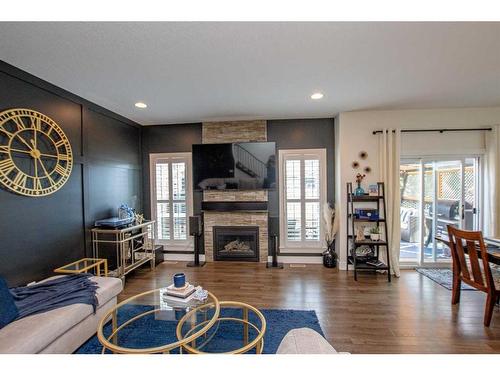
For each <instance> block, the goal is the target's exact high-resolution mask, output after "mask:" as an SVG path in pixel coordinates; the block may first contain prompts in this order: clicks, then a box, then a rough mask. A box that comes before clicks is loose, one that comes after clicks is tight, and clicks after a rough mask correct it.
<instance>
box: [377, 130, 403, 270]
mask: <svg viewBox="0 0 500 375" xmlns="http://www.w3.org/2000/svg"><path fill="white" fill-rule="evenodd" d="M379 137H380V138H379V152H380V180H381V181H382V182H384V186H385V202H386V205H387V207H386V210H387V217H386V220H387V232H388V233H387V239H388V241H389V254H390V263H391V272H392V273H393V274H394V275H395V276H397V277H399V275H400V273H399V251H400V245H399V244H400V239H401V223H400V217H401V216H400V212H399V211H400V205H401V197H400V195H401V194H400V186H399V164H400V156H401V131H400V130H398V129H396V130H394V129H384V130H383V131H382V133H381V134H380V136H379ZM381 258H382V259H383V260H384V261H385V260H386V259H385V254H384V252H383V251H381Z"/></svg>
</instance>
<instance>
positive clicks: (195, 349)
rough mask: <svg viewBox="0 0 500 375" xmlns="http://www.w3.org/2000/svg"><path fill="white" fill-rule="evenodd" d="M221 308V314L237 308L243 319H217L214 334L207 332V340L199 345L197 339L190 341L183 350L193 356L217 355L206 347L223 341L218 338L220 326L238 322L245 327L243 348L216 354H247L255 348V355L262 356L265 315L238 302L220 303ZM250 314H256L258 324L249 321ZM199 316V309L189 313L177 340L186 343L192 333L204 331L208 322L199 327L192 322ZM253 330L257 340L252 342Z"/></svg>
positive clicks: (225, 317) (227, 317) (181, 326)
mask: <svg viewBox="0 0 500 375" xmlns="http://www.w3.org/2000/svg"><path fill="white" fill-rule="evenodd" d="M219 304H220V308H221V312H222V310H223V309H224V308H236V309H241V311H242V317H241V318H240V317H235V316H220V314H219V317H218V318H217V324H216V325H215V330H213V332H207V330H205V332H206V333H205V334H206V335H207V334H208V337H205V339H204V340H203V341H202V342H200V343H197V341H196V339H194V340H190V341H188V342H185V343H184V344H183V345H182V349H183V350H184V351H185V352H187V353H192V354H204V353H215V352H212V351H209V350H205V351H204V349H205V347H206V345H207V344H208V343H209V342H210V341H212V340H215V342H216V340H221V338H217V330H218V329H219V324H221V323H222V324H223V322H238V323H241V324H242V326H243V330H242V334H243V335H242V336H243V337H242V343H243V345H242V346H241V347H235V348H234V349H233V350H230V351H226V352H216V353H218V354H243V353H247V352H249V351H250V350H252V349H254V348H255V353H256V354H262V351H263V350H264V334H265V333H266V326H267V323H266V318H265V317H264V315H263V314H262V313H261V312H260V311H259V310H258V309H257V308H255V307H253V306H251V305H248V304H246V303H243V302H236V301H220V302H219ZM249 312H252V313H253V314H255V316H256V317H257V320H258V322H256V324H254V323H252V322H251V321H250V319H249ZM198 315H199V311H198V309H197V308H196V309H193V310H191V311H189V312H188V313H187V314H186V315H185V316H184V317H183V318H182V319H181V320H180V321H179V324H178V325H177V338H178V339H179V340H180V341H185V339H184V338H185V337H190V335H192V332H196V331H199V330H201V329H202V327H204V325H205V324H207V323H208V321H206V322H200V323H198V324H197V325H193V323H192V321H193V318H194V317H196V316H198ZM250 329H251V330H253V331H254V332H255V338H254V339H253V340H252V341H250V340H249V331H250Z"/></svg>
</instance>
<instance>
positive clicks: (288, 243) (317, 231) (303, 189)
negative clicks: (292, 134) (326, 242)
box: [279, 149, 326, 252]
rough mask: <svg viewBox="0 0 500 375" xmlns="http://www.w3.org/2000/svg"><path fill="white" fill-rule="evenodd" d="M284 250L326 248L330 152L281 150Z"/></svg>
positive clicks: (282, 237)
mask: <svg viewBox="0 0 500 375" xmlns="http://www.w3.org/2000/svg"><path fill="white" fill-rule="evenodd" d="M279 160H280V163H279V175H280V251H281V252H287V251H289V252H308V251H311V250H315V251H317V250H319V249H321V248H322V247H323V228H322V206H323V203H324V202H325V201H326V150H325V149H308V150H280V151H279Z"/></svg>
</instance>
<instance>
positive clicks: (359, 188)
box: [354, 182, 365, 197]
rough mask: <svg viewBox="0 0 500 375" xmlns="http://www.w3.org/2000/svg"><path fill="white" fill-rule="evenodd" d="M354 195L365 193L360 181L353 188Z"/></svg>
mask: <svg viewBox="0 0 500 375" xmlns="http://www.w3.org/2000/svg"><path fill="white" fill-rule="evenodd" d="M354 195H355V196H357V197H359V196H360V195H365V191H364V189H363V188H362V187H361V182H358V187H357V188H356V190H354Z"/></svg>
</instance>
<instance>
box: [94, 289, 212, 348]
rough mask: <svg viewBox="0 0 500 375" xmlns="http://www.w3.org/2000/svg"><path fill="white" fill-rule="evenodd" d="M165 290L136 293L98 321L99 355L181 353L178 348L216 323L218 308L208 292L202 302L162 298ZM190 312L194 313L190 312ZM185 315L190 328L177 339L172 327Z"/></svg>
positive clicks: (200, 337) (199, 339)
mask: <svg viewBox="0 0 500 375" xmlns="http://www.w3.org/2000/svg"><path fill="white" fill-rule="evenodd" d="M166 290H167V288H160V289H155V290H150V291H147V292H144V293H140V294H138V295H136V296H133V297H131V298H128V299H127V300H125V301H123V302H121V303H119V304H117V305H116V306H115V307H114V308H113V309H112V310H110V311H109V312H108V313H106V315H105V316H104V317H103V318H102V319H101V321H100V323H99V326H98V329H97V338H98V339H99V342H100V343H101V344H102V345H103V349H102V352H103V353H105V352H112V353H124V354H127V353H137V354H140V353H143V354H147V353H170V352H179V351H181V349H180V348H181V346H183V345H185V344H189V343H190V342H191V341H193V340H196V339H198V342H203V340H205V339H207V338H208V335H207V334H206V333H207V332H208V331H209V330H210V329H211V328H212V327H213V326H214V324H216V323H217V318H218V317H219V312H220V305H219V301H218V300H217V298H216V297H215V296H214V295H213V294H212V293H210V292H208V297H207V298H206V299H205V300H204V301H198V300H195V299H194V298H192V299H190V300H189V302H183V301H179V300H178V299H175V298H171V297H167V296H166ZM192 311H194V313H191V312H192ZM186 314H189V324H190V326H191V327H195V328H194V329H192V330H191V331H190V332H189V334H187V335H185V336H184V337H183V338H182V339H180V340H179V339H178V338H177V335H176V328H177V325H178V323H179V321H180V320H182V319H183V318H184V317H185V316H186Z"/></svg>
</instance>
